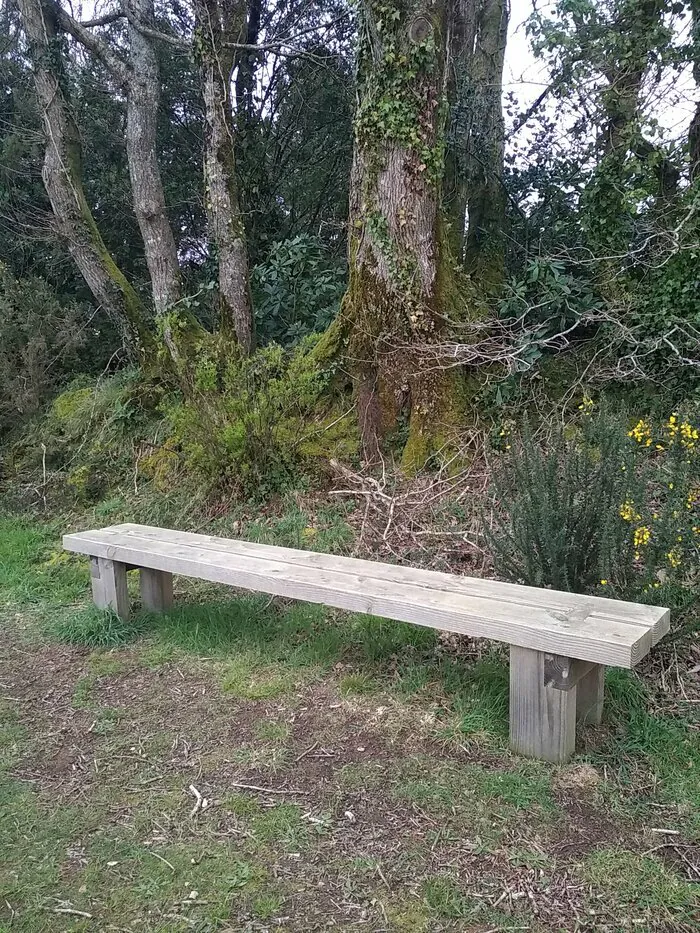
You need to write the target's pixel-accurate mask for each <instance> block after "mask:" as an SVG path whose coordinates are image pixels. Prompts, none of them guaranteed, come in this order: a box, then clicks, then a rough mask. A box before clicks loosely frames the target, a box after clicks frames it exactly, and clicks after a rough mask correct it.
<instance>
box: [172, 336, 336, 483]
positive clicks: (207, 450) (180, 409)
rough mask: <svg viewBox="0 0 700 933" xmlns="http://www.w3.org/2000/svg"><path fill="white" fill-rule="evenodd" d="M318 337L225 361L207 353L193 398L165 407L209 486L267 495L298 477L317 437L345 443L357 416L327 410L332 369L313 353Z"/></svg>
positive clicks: (177, 440) (329, 443) (177, 441)
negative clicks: (347, 417) (350, 417)
mask: <svg viewBox="0 0 700 933" xmlns="http://www.w3.org/2000/svg"><path fill="white" fill-rule="evenodd" d="M315 342H316V338H314V337H310V338H308V339H307V340H306V341H304V342H302V343H301V344H300V345H299V347H297V348H296V349H295V350H293V351H285V350H284V349H283V348H282V347H280V346H279V345H278V344H270V345H269V346H268V347H265V348H263V349H262V350H259V351H258V352H257V353H256V354H255V355H254V356H252V357H250V358H239V359H233V360H229V361H227V362H226V363H225V364H224V365H223V366H222V367H220V366H219V365H218V363H217V361H216V359H215V358H214V357H213V356H211V355H208V354H206V353H205V354H203V355H202V356H201V357H200V359H199V360H198V363H197V367H196V375H195V379H196V389H195V393H194V394H193V396H192V398H189V399H186V400H183V401H180V402H177V403H175V404H167V405H166V406H165V408H164V410H165V414H166V416H167V418H168V420H169V422H170V424H171V425H172V431H173V438H172V441H171V444H174V445H176V446H177V448H178V449H180V450H181V451H182V455H183V457H184V464H185V466H186V468H187V469H189V470H191V471H193V472H194V473H195V474H196V475H198V476H200V477H202V478H203V479H205V480H206V481H207V482H208V483H209V484H211V485H224V486H230V485H233V486H235V487H237V488H239V489H242V490H244V491H245V492H247V493H249V494H252V495H254V496H256V497H262V496H264V495H266V494H268V493H270V492H274V491H277V490H279V489H281V488H283V487H284V486H286V485H288V484H290V483H292V482H294V481H295V480H296V478H297V476H298V473H299V468H300V466H301V464H302V463H304V462H305V461H306V460H307V458H308V457H309V456H311V455H313V452H314V449H315V447H316V444H317V443H318V440H319V438H322V449H324V450H325V453H326V454H328V453H329V451H330V450H332V449H333V448H334V446H335V445H336V444H338V443H340V444H346V445H347V442H348V431H349V430H350V431H351V432H352V433H354V431H353V427H352V422H350V424H349V425H348V423H347V420H343V419H339V418H338V417H337V413H335V414H334V413H333V410H332V408H331V411H330V414H329V412H328V403H327V402H324V401H323V395H324V391H325V390H327V388H328V385H329V380H330V377H331V375H332V373H331V371H330V370H324V369H323V368H322V367H320V366H319V365H318V364H317V363H316V362H315V361H314V359H313V357H312V356H311V352H310V351H311V350H312V349H313V346H314V344H315ZM350 443H351V444H352V443H353V441H352V440H350Z"/></svg>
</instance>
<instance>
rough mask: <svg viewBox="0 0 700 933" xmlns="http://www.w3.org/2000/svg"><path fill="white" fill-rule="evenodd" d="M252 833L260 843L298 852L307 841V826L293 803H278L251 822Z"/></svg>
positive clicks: (300, 812) (299, 809)
mask: <svg viewBox="0 0 700 933" xmlns="http://www.w3.org/2000/svg"><path fill="white" fill-rule="evenodd" d="M251 825H252V828H253V833H254V834H255V836H256V838H257V839H259V840H260V842H264V843H266V844H267V845H273V846H283V847H284V848H285V849H286V850H287V851H288V852H299V851H301V850H302V849H303V848H305V846H306V844H307V842H308V840H309V824H308V823H305V822H304V821H303V820H302V810H301V808H300V807H298V806H296V804H293V803H280V804H277V805H276V806H274V807H270V809H269V810H266V811H264V812H263V813H260V814H259V815H258V816H255V817H253V819H252V820H251Z"/></svg>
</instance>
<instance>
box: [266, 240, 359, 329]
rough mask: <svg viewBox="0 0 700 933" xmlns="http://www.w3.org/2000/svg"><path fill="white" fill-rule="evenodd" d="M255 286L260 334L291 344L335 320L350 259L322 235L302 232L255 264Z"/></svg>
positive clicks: (277, 246) (274, 245)
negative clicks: (331, 249)
mask: <svg viewBox="0 0 700 933" xmlns="http://www.w3.org/2000/svg"><path fill="white" fill-rule="evenodd" d="M252 288H253V299H254V306H255V320H256V326H257V329H258V336H259V337H260V339H261V340H262V341H263V342H265V343H269V342H270V341H276V342H277V343H280V344H283V345H285V346H286V345H288V344H291V343H296V342H297V341H298V340H300V339H301V338H302V337H305V336H307V335H308V334H310V333H312V332H313V331H319V332H320V331H323V330H325V329H326V327H328V325H329V324H330V323H331V321H332V320H333V318H334V317H335V315H336V314H337V312H338V308H339V306H340V300H341V298H342V297H343V292H344V291H345V264H344V262H343V261H339V260H338V259H333V258H331V257H330V256H329V255H328V254H327V251H326V248H325V246H324V244H323V242H322V241H321V240H320V239H319V238H318V237H315V236H309V235H307V234H300V235H299V236H295V237H294V238H293V239H291V240H283V241H282V242H280V243H275V244H273V246H272V249H271V251H270V255H269V257H268V259H267V261H266V262H264V263H261V264H260V265H257V266H256V267H255V268H254V269H253V277H252Z"/></svg>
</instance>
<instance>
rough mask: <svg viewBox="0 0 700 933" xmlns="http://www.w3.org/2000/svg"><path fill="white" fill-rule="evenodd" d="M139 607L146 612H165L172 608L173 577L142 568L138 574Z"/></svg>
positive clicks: (169, 574) (162, 572)
mask: <svg viewBox="0 0 700 933" xmlns="http://www.w3.org/2000/svg"><path fill="white" fill-rule="evenodd" d="M139 587H140V591H141V605H142V606H143V608H144V609H145V610H146V611H147V612H166V611H167V610H168V609H172V606H173V575H172V574H171V573H165V572H164V571H162V570H150V569H148V568H147V567H142V568H141V572H140V574H139Z"/></svg>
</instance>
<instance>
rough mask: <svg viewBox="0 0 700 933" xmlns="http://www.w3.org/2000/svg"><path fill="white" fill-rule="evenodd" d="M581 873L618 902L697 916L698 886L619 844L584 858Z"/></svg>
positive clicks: (699, 892)
mask: <svg viewBox="0 0 700 933" xmlns="http://www.w3.org/2000/svg"><path fill="white" fill-rule="evenodd" d="M583 875H584V878H585V879H586V880H587V881H588V882H589V883H591V884H593V885H595V886H596V887H599V888H602V889H604V890H605V891H606V893H607V894H608V896H614V898H615V901H616V902H618V903H620V904H627V905H630V906H632V907H635V908H640V909H645V908H652V909H654V908H658V909H660V910H662V911H664V912H665V911H668V912H669V913H675V914H677V915H678V914H680V915H685V916H686V917H687V919H688V920H691V919H692V918H693V916H695V917H696V918H697V914H696V910H697V909H698V906H699V902H698V896H699V894H700V888H699V886H698V885H697V884H691V883H690V882H688V881H684V880H683V879H682V878H681V877H680V876H679V875H678V874H677V873H676V872H673V871H669V869H668V868H666V866H665V865H664V864H663V863H662V862H661V861H659V859H658V858H655V857H651V856H645V855H639V854H637V853H634V852H629V851H627V850H625V849H620V848H610V849H598V850H597V851H596V852H593V853H592V854H591V855H590V856H588V858H587V859H586V861H585V862H584V866H583Z"/></svg>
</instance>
